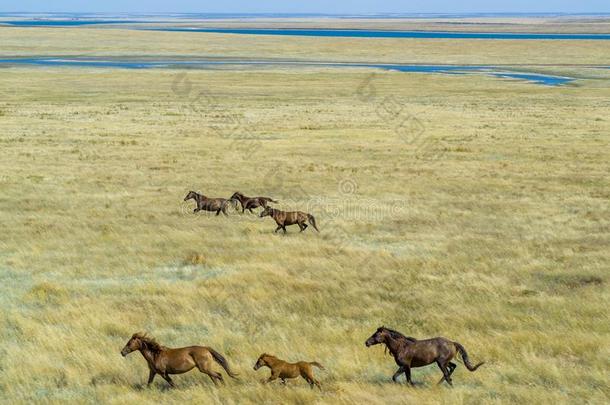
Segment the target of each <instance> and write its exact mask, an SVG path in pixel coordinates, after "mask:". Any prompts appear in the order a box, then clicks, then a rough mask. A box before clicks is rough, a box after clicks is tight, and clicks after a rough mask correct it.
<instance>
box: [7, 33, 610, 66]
mask: <svg viewBox="0 0 610 405" xmlns="http://www.w3.org/2000/svg"><path fill="white" fill-rule="evenodd" d="M0 44H2V45H1V46H0V57H11V56H19V57H27V56H45V55H48V56H55V57H57V56H62V55H66V56H89V57H93V56H102V57H114V56H117V57H123V58H124V57H126V56H127V57H132V58H139V57H141V58H145V57H151V58H155V59H162V58H163V57H169V58H215V57H216V58H227V57H228V58H240V59H247V58H258V59H260V58H284V59H294V60H320V61H347V62H376V63H432V64H434V63H448V64H451V63H454V64H491V65H511V64H512V65H517V64H527V65H535V64H551V65H555V66H556V65H562V64H565V65H577V66H578V65H581V66H582V65H605V66H610V41H581V40H578V41H560V40H540V41H531V40H521V41H513V40H510V41H509V40H500V41H499V40H486V39H477V40H455V39H404V38H322V37H319V38H315V37H313V38H312V37H298V36H294V37H285V36H272V35H271V36H266V35H231V34H207V33H205V34H204V33H188V32H163V31H141V30H129V29H100V28H80V29H79V28H76V29H75V28H59V29H58V28H13V27H0Z"/></svg>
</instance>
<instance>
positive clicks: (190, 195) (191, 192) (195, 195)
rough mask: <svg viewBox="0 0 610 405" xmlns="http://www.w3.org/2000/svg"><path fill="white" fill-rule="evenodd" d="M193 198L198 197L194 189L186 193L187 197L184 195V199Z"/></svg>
mask: <svg viewBox="0 0 610 405" xmlns="http://www.w3.org/2000/svg"><path fill="white" fill-rule="evenodd" d="M191 198H193V199H196V198H197V193H196V192H194V191H189V193H188V194H187V195H186V197H184V201H188V200H190V199H191Z"/></svg>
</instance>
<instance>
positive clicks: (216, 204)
mask: <svg viewBox="0 0 610 405" xmlns="http://www.w3.org/2000/svg"><path fill="white" fill-rule="evenodd" d="M190 199H193V200H195V202H196V203H197V206H196V207H195V209H194V210H193V212H194V213H195V212H198V211H202V210H203V211H216V215H220V212H221V211H222V213H223V214H225V215H228V214H227V207H228V206H229V204H231V201H229V200H227V199H226V198H208V197H206V196H204V195H203V194H199V193H196V192H195V191H189V193H188V194H187V195H186V197H184V201H188V200H190ZM236 204H237V203H234V206H235V207H236Z"/></svg>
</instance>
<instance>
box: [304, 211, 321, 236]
mask: <svg viewBox="0 0 610 405" xmlns="http://www.w3.org/2000/svg"><path fill="white" fill-rule="evenodd" d="M307 219H308V220H309V223H310V224H311V226H313V227H314V229H315V230H316V231H318V232H320V230H319V229H318V227H317V226H316V219H315V218H314V217H313V215H311V214H307Z"/></svg>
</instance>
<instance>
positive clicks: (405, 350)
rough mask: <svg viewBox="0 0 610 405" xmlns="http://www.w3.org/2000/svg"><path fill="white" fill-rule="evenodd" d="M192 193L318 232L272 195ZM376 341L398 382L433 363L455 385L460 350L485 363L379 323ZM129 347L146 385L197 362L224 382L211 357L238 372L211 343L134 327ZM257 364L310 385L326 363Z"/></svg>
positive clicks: (204, 204)
mask: <svg viewBox="0 0 610 405" xmlns="http://www.w3.org/2000/svg"><path fill="white" fill-rule="evenodd" d="M191 199H192V200H195V203H196V207H195V209H194V211H193V212H195V213H197V212H199V211H212V212H216V215H220V213H221V212H222V213H223V214H225V215H228V213H227V209H228V207H229V206H231V205H233V207H234V208H235V209H238V203H239V204H241V211H242V213H245V211H246V210H248V211H249V212H250V213H254V211H253V209H255V208H262V209H263V210H262V211H261V212H260V214H259V217H261V218H263V217H266V216H270V217H272V218H273V219H274V220H275V222H276V224H277V228H276V229H275V232H277V231H279V230H283V231H284V233H286V227H287V226H290V225H298V226H299V228H300V230H301V232H303V231H304V230H305V229H307V227H308V224H307V223H309V225H311V226H313V227H314V229H315V230H316V231H318V232H319V229H318V227H317V225H316V220H315V218H314V217H313V215H311V214H309V213H306V212H301V211H293V212H286V211H280V210H278V209H275V208H271V207H270V206H269V204H270V203H274V204H277V203H278V202H277V201H276V200H274V199H272V198H270V197H247V196H245V195H244V194H242V193H240V192H236V193H234V194H233V195H232V196H231V197H230V198H228V199H226V198H209V197H206V196H205V195H203V194H200V193H197V192H195V191H189V193H188V194H187V195H186V197H184V201H188V200H191ZM378 344H381V345H385V348H386V350H388V351H389V352H390V353H391V354H392V356H393V357H394V361H395V362H396V364H397V365H398V370H396V372H395V373H394V375H393V376H392V380H393V381H394V382H397V379H398V377H399V376H400V375H401V374H404V375H405V377H406V380H407V382H408V383H409V384H411V385H413V381H412V380H411V368H413V367H422V366H426V365H429V364H433V363H436V364H437V365H438V367H439V368H440V370H441V371H442V373H443V377H442V378H441V380H440V381H439V384H440V383H442V382H443V381H445V382H447V383H448V384H449V385H453V383H452V379H451V375H452V374H453V372H454V371H455V369H456V367H457V365H456V364H455V363H454V362H452V361H451V360H453V358H455V357H456V355H457V354H458V353H459V354H460V356H461V357H462V360H463V362H464V365H465V366H466V368H467V369H468V370H470V371H475V370H476V369H477V368H479V367H480V366H481V365H482V364H483V363H479V364H477V365H474V366H473V365H472V364H471V363H470V359H469V357H468V353H466V350H465V349H464V346H462V345H461V344H459V343H457V342H454V341H451V340H449V339H446V338H443V337H435V338H431V339H425V340H418V339H415V338H413V337H408V336H405V335H403V334H402V333H400V332H397V331H395V330H392V329H388V328H386V327H383V326H382V327H380V328H378V329H377V330H376V331H375V333H373V335H372V336H371V337H370V338H368V339H367V340H366V342H365V345H366V347H369V346H373V345H378ZM133 351H139V352H140V353H141V354H142V356H143V357H144V359H145V360H146V362H147V363H148V369H149V376H148V384H149V385H150V384H151V383H152V382H153V379H154V378H155V376H156V375H157V374H159V375H160V376H161V377H162V378H163V379H165V380H166V381H167V382H168V384H169V385H170V386H171V387H174V386H175V385H174V382H173V381H172V379H171V377H170V375H171V374H182V373H186V372H187V371H190V370H192V369H193V368H195V367H197V369H198V370H199V371H200V372H202V373H204V374H207V375H208V376H209V377H210V379H211V380H212V382H213V383H214V384H215V385H218V383H219V382H222V383H224V379H223V376H222V374H220V373H218V372H216V371H214V370H213V368H212V364H213V363H214V362H216V363H218V364H220V365H221V366H222V368H223V369H224V370H225V371H226V373H227V374H228V375H229V376H230V377H232V378H237V374H236V373H234V372H233V371H232V370H231V369H230V367H229V364H228V362H227V360H226V358H225V357H224V356H223V355H221V354H220V353H218V352H217V351H216V350H214V349H212V348H211V347H205V346H189V347H182V348H169V347H165V346H162V345H160V344H159V343H157V341H156V340H155V339H153V338H151V337H148V336H147V335H146V334H143V333H135V334H134V335H133V336H132V337H131V339H129V341H128V342H127V344H126V345H125V347H124V348H123V350H121V354H122V355H123V356H126V355H128V354H129V353H131V352H133ZM261 367H268V368H269V369H270V370H271V375H270V376H269V378H267V379H266V380H265V382H271V381H274V380H277V379H280V381H281V382H282V383H286V380H287V379H290V378H297V377H302V378H303V379H305V381H307V383H308V384H309V385H310V386H311V387H312V388H314V387H316V386H317V387H318V388H321V385H320V382H319V381H318V380H317V379H315V377H314V374H313V367H317V368H320V369H324V368H323V367H322V365H321V364H320V363H318V362H316V361H312V362H308V361H299V362H296V363H289V362H286V361H284V360H281V359H279V358H277V357H275V356H273V355H270V354H267V353H263V354H261V355H260V356H259V358H258V359H257V361H256V363H255V364H254V370H258V369H259V368H261Z"/></svg>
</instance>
